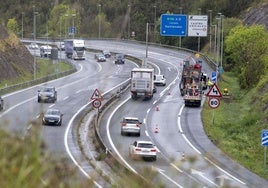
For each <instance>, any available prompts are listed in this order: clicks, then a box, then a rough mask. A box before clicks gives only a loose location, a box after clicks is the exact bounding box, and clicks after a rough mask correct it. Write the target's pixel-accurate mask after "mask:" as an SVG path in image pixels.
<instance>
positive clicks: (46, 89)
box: [43, 88, 53, 92]
mask: <svg viewBox="0 0 268 188" xmlns="http://www.w3.org/2000/svg"><path fill="white" fill-rule="evenodd" d="M43 91H44V92H53V88H44V89H43Z"/></svg>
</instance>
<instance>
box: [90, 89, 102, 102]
mask: <svg viewBox="0 0 268 188" xmlns="http://www.w3.org/2000/svg"><path fill="white" fill-rule="evenodd" d="M90 99H91V100H95V99H98V100H101V99H102V96H101V93H100V91H99V90H98V89H95V91H94V93H93V94H92V96H91V98H90Z"/></svg>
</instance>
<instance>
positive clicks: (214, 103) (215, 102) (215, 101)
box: [208, 98, 220, 108]
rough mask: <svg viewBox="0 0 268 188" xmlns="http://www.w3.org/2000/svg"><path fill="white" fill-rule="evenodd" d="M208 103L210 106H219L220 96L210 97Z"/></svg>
mask: <svg viewBox="0 0 268 188" xmlns="http://www.w3.org/2000/svg"><path fill="white" fill-rule="evenodd" d="M208 105H209V106H210V108H217V107H218V106H220V99H219V98H209V100H208Z"/></svg>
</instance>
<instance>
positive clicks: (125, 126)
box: [121, 117, 142, 136]
mask: <svg viewBox="0 0 268 188" xmlns="http://www.w3.org/2000/svg"><path fill="white" fill-rule="evenodd" d="M141 125H142V122H140V121H139V119H138V118H136V117H124V118H123V121H122V122H121V135H126V134H135V135H137V136H140V134H141V128H140V126H141Z"/></svg>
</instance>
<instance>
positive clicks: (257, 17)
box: [242, 2, 268, 31]
mask: <svg viewBox="0 0 268 188" xmlns="http://www.w3.org/2000/svg"><path fill="white" fill-rule="evenodd" d="M242 19H243V23H244V24H245V25H252V24H260V25H265V27H266V30H267V31H268V2H265V3H262V4H260V5H258V6H256V7H251V8H249V9H248V10H247V11H245V13H244V14H242Z"/></svg>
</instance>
